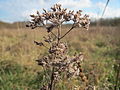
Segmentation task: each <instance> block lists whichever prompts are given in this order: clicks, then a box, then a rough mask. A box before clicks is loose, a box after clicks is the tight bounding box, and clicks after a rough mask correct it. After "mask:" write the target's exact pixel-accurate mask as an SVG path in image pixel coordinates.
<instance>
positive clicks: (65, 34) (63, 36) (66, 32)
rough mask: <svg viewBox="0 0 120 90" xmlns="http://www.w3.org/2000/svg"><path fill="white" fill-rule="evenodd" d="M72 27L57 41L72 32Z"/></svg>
mask: <svg viewBox="0 0 120 90" xmlns="http://www.w3.org/2000/svg"><path fill="white" fill-rule="evenodd" d="M73 28H74V27H73V26H72V27H71V28H70V29H69V30H68V31H67V32H66V33H65V34H64V35H63V36H62V37H60V38H59V39H62V38H64V37H65V36H66V35H67V34H68V33H69V32H70V31H72V29H73Z"/></svg>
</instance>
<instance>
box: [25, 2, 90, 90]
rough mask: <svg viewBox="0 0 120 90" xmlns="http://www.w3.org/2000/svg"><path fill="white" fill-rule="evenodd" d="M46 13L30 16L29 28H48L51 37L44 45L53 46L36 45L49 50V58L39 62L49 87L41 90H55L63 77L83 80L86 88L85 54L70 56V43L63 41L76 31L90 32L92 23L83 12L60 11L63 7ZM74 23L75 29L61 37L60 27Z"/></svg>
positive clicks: (46, 57)
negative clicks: (66, 23)
mask: <svg viewBox="0 0 120 90" xmlns="http://www.w3.org/2000/svg"><path fill="white" fill-rule="evenodd" d="M43 11H44V12H43V13H42V14H40V13H39V12H38V11H37V15H30V16H31V17H32V20H31V22H29V24H28V25H26V26H27V27H31V28H32V29H34V28H37V27H41V26H43V27H45V28H46V31H47V32H48V37H44V39H45V40H44V41H45V42H47V43H49V44H50V47H47V46H46V45H45V44H44V43H43V42H37V41H34V43H35V44H36V45H39V46H44V47H45V48H47V49H48V53H49V54H48V55H46V56H43V57H42V58H40V59H38V60H36V61H37V62H38V65H40V66H42V67H43V69H44V71H48V72H47V73H46V74H45V77H47V78H48V79H49V81H48V83H47V84H45V85H43V87H42V88H41V89H40V90H55V85H56V83H57V82H59V81H60V80H62V73H63V72H64V74H65V75H64V77H66V78H67V79H70V78H73V77H81V80H82V81H83V82H84V83H85V84H86V85H87V82H88V79H87V77H86V76H85V74H84V73H83V69H82V67H81V62H82V61H83V54H82V53H80V54H76V55H74V56H72V57H71V56H69V55H68V53H67V51H68V46H67V43H64V42H62V41H61V40H62V39H63V38H64V37H65V36H66V35H67V34H68V33H69V32H70V31H72V30H73V29H74V28H76V27H83V28H85V29H87V30H88V28H89V24H90V20H89V16H88V15H84V16H83V15H82V14H81V12H82V11H81V10H79V11H77V12H74V11H71V10H69V11H67V9H64V8H61V5H60V4H55V5H54V6H53V7H51V11H47V10H45V9H43ZM69 21H72V27H71V28H70V29H69V30H68V31H67V32H66V33H65V34H63V35H62V34H61V32H62V30H61V25H62V24H63V23H64V22H69ZM54 28H57V32H56V33H55V32H53V29H54Z"/></svg>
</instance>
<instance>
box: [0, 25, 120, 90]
mask: <svg viewBox="0 0 120 90" xmlns="http://www.w3.org/2000/svg"><path fill="white" fill-rule="evenodd" d="M67 28H69V27H68V26H66V27H64V28H63V31H64V32H65V31H66V30H67ZM45 34H47V33H46V32H45V29H43V28H40V29H36V30H31V29H26V28H18V29H2V30H0V90H38V89H39V88H40V87H41V85H42V84H43V83H44V80H43V77H42V76H43V73H42V68H41V67H39V66H38V65H37V63H36V62H35V60H36V59H38V57H40V56H42V55H44V54H45V53H46V51H47V50H46V49H45V48H44V47H38V46H36V45H34V43H33V41H34V40H36V41H42V40H43V38H42V37H43V36H44V35H45ZM64 41H65V42H67V43H68V46H69V47H70V49H69V54H71V55H73V54H74V53H75V52H76V53H79V52H82V53H83V54H84V56H85V60H84V62H83V69H84V72H85V74H86V76H87V77H88V79H89V83H90V85H93V86H95V87H96V90H114V85H115V83H116V71H117V69H116V68H115V66H116V65H117V64H118V63H116V60H120V27H103V26H99V27H96V26H93V27H90V30H89V31H86V30H83V29H80V28H77V29H74V30H73V31H72V32H71V33H70V34H69V35H68V36H66V37H65V39H64ZM119 62H120V61H119ZM119 79H120V75H119ZM118 83H119V84H118V87H119V89H120V81H118ZM71 84H72V82H70V83H66V82H63V83H62V84H60V85H59V88H58V90H67V88H66V86H67V85H68V87H69V85H71ZM119 89H117V90H119Z"/></svg>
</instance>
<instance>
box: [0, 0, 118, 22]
mask: <svg viewBox="0 0 120 90" xmlns="http://www.w3.org/2000/svg"><path fill="white" fill-rule="evenodd" d="M106 2H107V0H0V21H5V22H14V21H26V20H29V19H30V17H29V15H30V14H34V13H36V11H37V10H38V11H40V12H42V8H45V9H48V10H49V8H50V7H51V6H52V5H54V4H56V3H60V4H62V6H63V7H64V8H68V9H71V10H82V11H83V13H85V14H89V15H90V18H99V17H100V16H101V14H102V11H103V8H104V6H105V4H106ZM103 17H104V18H114V17H120V0H110V2H109V4H108V7H107V9H106V12H105V14H104V16H103Z"/></svg>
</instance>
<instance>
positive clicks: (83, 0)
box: [58, 0, 92, 9]
mask: <svg viewBox="0 0 120 90" xmlns="http://www.w3.org/2000/svg"><path fill="white" fill-rule="evenodd" d="M58 3H60V4H62V5H63V6H64V7H67V8H73V9H79V8H88V7H91V5H92V2H91V0H60V1H59V2H58Z"/></svg>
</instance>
